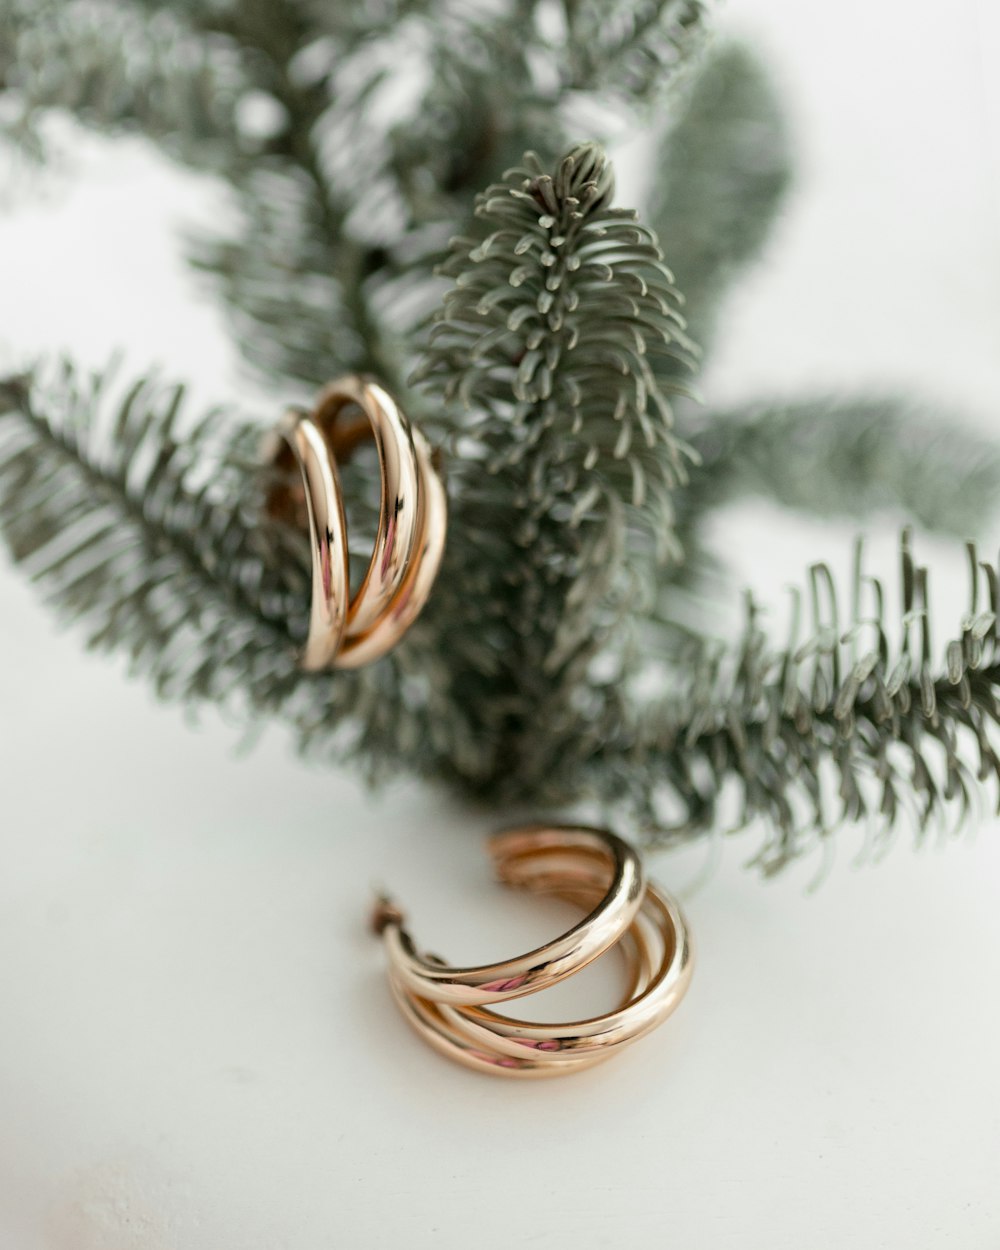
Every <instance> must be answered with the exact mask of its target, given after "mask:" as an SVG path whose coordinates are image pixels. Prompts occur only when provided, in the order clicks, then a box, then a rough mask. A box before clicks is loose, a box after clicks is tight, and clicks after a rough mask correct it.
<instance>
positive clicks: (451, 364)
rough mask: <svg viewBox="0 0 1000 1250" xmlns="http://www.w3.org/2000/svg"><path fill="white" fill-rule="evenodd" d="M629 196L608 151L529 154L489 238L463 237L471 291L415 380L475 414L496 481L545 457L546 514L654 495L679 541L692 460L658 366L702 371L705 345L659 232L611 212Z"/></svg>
mask: <svg viewBox="0 0 1000 1250" xmlns="http://www.w3.org/2000/svg"><path fill="white" fill-rule="evenodd" d="M613 188H614V179H613V173H612V170H611V166H610V165H609V164H608V163H607V161H606V159H605V158H604V156H603V153H601V151H600V149H599V148H597V147H595V146H594V145H583V146H581V147H579V148H575V149H574V150H573V151H572V152H570V153H569V154H568V155H567V156H566V157H565V158H564V159H563V161H562V162H561V163H560V165H559V167H558V169H557V171H556V173H555V175H554V176H553V175H550V174H548V173H546V172H545V171H544V169H543V168H542V166H541V164H540V162H539V161H538V159H537V158H536V157H535V156H534V154H532V153H529V154H528V155H527V156H526V157H525V163H524V166H523V167H521V168H517V169H514V170H511V171H510V172H509V174H508V175H507V177H506V178H505V181H504V182H503V183H499V184H496V185H494V186H492V187H490V188H489V189H488V190H487V191H485V192H484V193H483V194H482V195H481V196H480V197H479V199H478V201H477V206H476V217H477V219H478V221H479V223H480V226H481V229H480V231H479V233H478V235H477V237H475V238H472V239H469V238H460V239H456V240H454V242H453V244H452V249H451V258H450V260H449V261H447V262H446V263H445V265H444V266H443V268H442V272H443V273H445V274H447V275H448V276H451V277H453V278H455V285H454V287H453V288H452V290H451V291H450V292H449V293H448V294H447V295H446V297H445V304H444V310H443V313H442V314H441V317H440V319H439V320H438V323H437V324H436V326H435V327H434V329H433V331H432V335H431V339H430V343H429V345H428V347H427V350H426V353H425V362H424V364H423V365H422V366H421V368H420V369H419V370H418V372H417V374H416V376H415V381H418V382H421V381H422V382H426V383H429V384H433V385H434V386H435V388H437V389H439V390H440V392H441V394H442V397H443V399H444V400H445V401H446V402H452V401H455V400H458V401H459V402H460V403H461V404H462V405H463V406H464V407H465V408H466V410H468V411H470V413H472V415H471V416H470V418H469V419H468V420H467V421H466V422H465V424H464V425H463V431H465V432H476V433H477V434H478V436H479V438H480V440H481V442H482V444H483V450H484V454H485V456H486V462H487V465H488V467H489V469H490V470H491V471H492V472H494V473H499V472H507V471H509V470H511V469H514V468H515V467H516V466H518V465H520V464H521V463H522V462H524V460H525V459H526V457H529V456H530V458H531V461H532V473H533V482H532V491H533V494H534V496H535V498H534V501H533V510H534V512H535V514H536V515H540V514H541V513H543V512H545V511H547V510H550V509H551V507H552V504H553V503H554V495H553V491H554V490H559V489H563V490H567V489H568V490H575V489H577V488H578V487H579V486H580V484H583V485H585V486H586V487H587V488H588V489H587V490H586V492H585V493H586V495H587V497H588V498H589V497H590V496H591V495H593V496H594V497H595V502H596V499H597V498H598V497H600V496H602V495H607V494H611V495H614V496H616V497H618V498H624V499H627V500H630V501H631V503H632V504H633V505H634V506H635V507H636V508H643V507H644V505H645V504H646V501H647V499H648V500H650V501H651V504H650V514H651V515H652V516H653V518H654V527H655V529H656V531H657V536H658V538H659V539H660V541H661V542H662V543H663V544H664V545H665V546H667V547H669V545H670V535H669V529H668V524H667V522H668V519H669V515H670V492H671V490H672V489H673V488H674V486H676V485H677V484H678V482H680V481H683V479H684V476H685V470H684V459H685V452H684V448H683V445H682V444H681V443H680V442H679V441H678V440H677V438H676V437H675V436H674V434H673V431H672V423H673V422H672V413H671V409H670V404H669V400H668V398H667V393H666V389H665V388H663V387H662V386H661V385H660V384H658V382H657V380H656V377H655V372H654V370H655V364H656V362H658V361H659V360H661V359H663V358H670V359H673V360H679V361H682V362H683V361H689V360H690V355H691V344H690V342H689V340H688V339H687V336H686V335H685V333H684V323H683V320H682V319H681V317H680V315H679V313H678V311H677V304H678V299H677V292H676V291H675V289H674V287H673V284H672V279H671V275H670V272H669V270H667V269H666V268H665V266H664V265H663V261H662V253H661V252H660V249H659V246H658V244H657V241H656V238H655V236H654V235H653V234H652V233H651V231H649V230H648V229H647V228H646V227H644V226H642V225H640V224H639V222H638V220H637V218H636V215H635V213H634V212H633V211H631V210H623V209H615V208H612V207H611V205H610V201H611V197H612V194H613ZM483 234H485V237H483ZM671 389H673V390H675V391H679V390H681V388H680V387H679V386H674V387H672V388H671ZM587 506H591V505H589V504H588V505H587ZM579 511H580V514H581V516H582V515H583V514H584V513H585V512H586V507H581V508H580V510H579Z"/></svg>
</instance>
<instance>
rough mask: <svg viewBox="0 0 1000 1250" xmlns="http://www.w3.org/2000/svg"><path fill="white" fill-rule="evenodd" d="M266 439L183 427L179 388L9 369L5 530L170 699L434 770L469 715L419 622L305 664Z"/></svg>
mask: <svg viewBox="0 0 1000 1250" xmlns="http://www.w3.org/2000/svg"><path fill="white" fill-rule="evenodd" d="M256 443H257V435H256V433H255V431H254V430H253V429H252V427H248V426H246V425H245V424H243V423H234V422H233V420H232V417H231V415H230V416H229V417H228V418H227V415H226V414H225V413H222V412H220V411H213V412H210V413H208V414H207V415H206V416H205V417H204V418H202V419H201V420H200V421H198V422H197V423H194V424H192V423H191V422H190V421H185V420H184V415H183V390H182V388H180V387H167V386H163V385H159V384H157V383H154V382H148V381H140V382H138V383H136V384H134V385H133V386H131V387H129V388H127V389H126V388H121V389H120V392H119V391H118V390H117V389H116V387H115V386H114V384H113V381H112V380H111V379H109V378H107V377H84V376H81V375H78V374H76V373H74V371H73V370H71V369H70V368H68V367H64V368H62V369H60V370H59V371H57V372H56V373H55V374H54V375H53V376H51V377H47V378H39V379H37V380H34V381H30V380H28V379H20V380H18V379H15V380H8V381H6V382H4V383H2V384H0V532H2V533H3V536H4V538H5V539H6V541H7V544H8V546H9V548H10V550H11V553H12V555H13V557H14V559H15V560H17V561H18V562H20V563H21V564H22V565H23V566H24V567H25V570H26V571H27V572H28V574H29V575H30V576H31V577H32V579H33V580H35V581H37V582H39V583H40V585H42V586H43V587H44V588H45V590H46V593H47V595H48V597H49V599H50V601H51V602H52V603H53V605H54V606H56V607H57V608H58V609H59V610H60V611H61V612H63V613H65V614H66V615H67V616H69V617H71V618H73V619H76V620H81V621H83V622H86V623H87V625H88V630H89V633H88V644H89V645H90V646H91V647H94V648H96V649H99V650H102V651H107V650H115V651H118V652H121V653H124V654H126V655H128V656H129V658H130V663H131V669H132V670H133V671H134V672H139V673H142V674H143V675H145V676H147V677H148V678H149V679H150V680H151V681H152V683H153V685H154V688H155V689H156V691H157V692H158V693H159V694H160V695H161V696H163V697H167V698H170V699H173V700H177V701H180V702H182V703H185V704H188V705H191V706H196V705H198V704H200V703H204V702H211V703H216V704H221V705H224V706H227V707H229V708H230V710H231V711H232V712H233V713H234V714H236V715H237V716H240V717H243V718H248V717H249V718H250V721H251V723H252V720H253V718H254V717H258V716H260V715H272V716H278V717H279V718H280V719H281V720H283V721H284V722H285V723H286V724H287V725H288V726H289V728H290V729H291V731H292V733H293V735H294V737H295V738H296V740H297V741H298V742H299V745H300V747H301V748H302V749H303V750H304V751H309V750H312V751H316V750H317V748H318V747H319V746H322V747H323V748H324V749H326V750H330V749H331V744H333V749H334V750H335V753H336V755H337V757H338V758H340V759H345V758H348V757H358V758H360V760H361V762H362V763H363V764H365V765H366V766H367V768H368V769H369V771H370V772H371V773H375V772H379V771H381V770H384V771H385V772H388V773H391V772H393V770H397V769H398V768H399V767H400V766H405V767H407V768H409V769H411V770H414V771H418V772H419V771H425V770H426V771H431V772H434V773H435V774H439V773H440V772H441V771H443V770H442V768H441V767H440V766H439V765H437V764H436V762H435V761H436V758H437V751H438V750H439V749H440V748H441V745H442V737H444V738H445V739H446V742H447V741H450V739H448V735H450V734H452V733H455V734H462V733H463V730H464V721H463V718H462V716H461V713H460V711H459V712H456V710H455V709H452V708H450V707H449V708H447V710H445V709H443V708H442V707H441V704H440V699H439V697H438V695H437V691H436V688H435V687H434V686H433V683H434V682H435V680H436V679H437V678H439V677H440V672H439V668H440V666H439V665H438V666H435V665H434V664H433V663H430V662H427V661H426V660H425V659H424V658H422V655H421V646H422V643H421V637H422V635H421V631H420V630H419V629H415V630H413V631H411V633H412V639H411V640H410V641H409V642H408V644H407V646H404V647H401V648H399V649H398V651H397V652H395V653H394V654H393V656H392V657H391V658H390V661H389V662H387V663H384V664H380V665H375V666H372V667H370V668H368V669H365V670H361V671H360V672H357V673H350V672H339V673H336V674H304V673H302V672H301V671H300V669H299V667H298V660H297V655H298V647H299V645H300V643H301V641H302V639H303V638H304V636H305V629H306V619H305V616H306V612H307V605H308V598H309V567H308V552H307V550H306V548H305V546H304V545H303V540H302V535H301V534H300V533H298V532H297V531H294V530H289V529H287V528H286V527H284V526H280V525H277V524H275V523H271V522H269V520H268V518H267V516H266V513H265V511H264V508H263V491H264V488H265V487H266V486H267V485H268V482H267V479H266V477H262V476H261V474H260V471H259V470H258V469H256V468H255V464H256ZM424 687H426V689H425V693H424V696H423V698H421V697H420V696H419V695H418V693H417V692H418V691H419V690H421V689H424ZM443 689H444V690H445V691H447V689H448V687H447V683H444V685H443ZM428 719H431V720H433V721H435V722H437V723H438V724H439V725H440V726H442V727H443V729H441V730H438V731H437V732H436V735H432V734H431V733H430V732H429V730H428ZM466 753H467V754H468V752H466Z"/></svg>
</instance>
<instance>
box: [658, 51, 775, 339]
mask: <svg viewBox="0 0 1000 1250" xmlns="http://www.w3.org/2000/svg"><path fill="white" fill-rule="evenodd" d="M789 179H790V155H789V151H788V136H787V134H786V127H785V122H784V119H783V117H782V113H781V109H780V106H779V103H778V101H777V100H776V98H775V96H774V91H773V87H772V85H771V82H770V79H769V76H768V74H767V73H766V71H765V70H764V68H763V66H762V65H761V63H760V62H759V61H758V59H757V58H756V57H755V56H754V55H753V54H752V53H751V52H749V51H748V50H747V49H746V48H744V47H742V46H741V45H732V44H730V45H723V46H721V47H719V48H716V49H713V50H712V52H711V53H710V55H709V56H708V57H707V59H706V60H705V62H704V65H703V67H702V68H701V69H700V72H699V73H698V74H697V77H695V78H694V80H693V82H692V85H691V90H690V94H689V95H688V97H687V100H686V103H685V104H684V107H683V110H682V112H681V114H680V116H679V117H678V118H677V119H676V121H675V122H674V124H673V126H672V127H671V128H670V130H669V132H668V133H667V135H666V137H665V139H664V142H663V145H662V147H661V150H660V155H659V168H658V172H657V176H656V184H655V187H654V199H653V204H652V207H651V210H650V220H651V221H652V223H653V225H654V227H655V229H656V231H657V233H658V234H659V236H660V238H661V239H663V240H664V244H665V246H666V249H667V256H668V260H669V261H670V264H671V265H672V267H673V269H674V272H675V275H676V278H677V285H678V286H679V288H680V290H681V291H682V292H683V294H684V311H685V316H686V317H687V320H688V324H689V327H690V331H691V334H692V335H693V337H694V338H695V339H696V340H697V341H698V343H700V344H701V345H702V346H703V347H704V346H705V345H706V344H707V343H708V341H709V339H710V337H711V330H712V327H713V322H714V319H715V314H716V311H717V308H718V305H719V302H720V300H721V298H722V296H723V295H724V294H725V292H726V290H727V288H728V286H729V284H730V283H731V281H732V279H733V278H734V277H735V276H736V274H738V273H739V271H740V270H741V269H742V268H743V267H744V266H745V265H746V264H747V263H748V262H749V261H751V260H753V259H754V257H756V256H757V254H758V253H759V252H760V250H761V248H762V246H763V245H764V241H765V240H766V238H767V235H768V233H769V231H770V229H771V226H772V224H773V220H774V216H775V213H776V212H777V211H778V208H779V206H780V204H781V201H782V199H783V197H784V194H785V191H786V189H787V187H788V183H789Z"/></svg>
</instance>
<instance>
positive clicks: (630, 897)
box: [373, 826, 693, 1077]
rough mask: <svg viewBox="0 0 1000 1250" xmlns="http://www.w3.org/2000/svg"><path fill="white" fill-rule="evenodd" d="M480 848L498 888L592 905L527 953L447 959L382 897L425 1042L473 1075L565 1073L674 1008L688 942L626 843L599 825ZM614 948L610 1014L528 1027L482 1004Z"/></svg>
mask: <svg viewBox="0 0 1000 1250" xmlns="http://www.w3.org/2000/svg"><path fill="white" fill-rule="evenodd" d="M488 850H489V853H490V855H491V857H492V859H493V861H494V866H495V868H496V872H497V876H498V878H499V880H500V881H502V882H504V883H505V884H508V885H512V886H516V887H518V888H522V889H528V890H532V891H534V892H535V893H539V894H550V895H554V896H556V897H559V898H562V899H565V900H566V901H568V902H571V903H574V904H577V905H581V906H584V907H587V908H590V909H591V910H590V911H589V914H588V915H587V916H586V917H585V918H584V919H583V920H581V921H580V923H579V924H577V925H574V926H573V928H571V929H570V930H568V931H567V932H566V933H564V934H563V935H562V936H561V937H559V938H556V939H555V940H554V941H552V942H549V943H547V944H546V945H544V946H540V947H538V948H537V949H536V950H533V951H530V952H529V953H528V954H526V955H519V956H516V957H514V958H513V959H508V960H504V961H502V962H500V963H495V964H487V965H482V966H478V967H452V966H451V965H449V964H446V963H444V961H442V960H440V959H438V958H437V957H436V956H433V955H427V954H424V955H421V954H419V953H418V952H417V949H416V947H415V945H414V942H413V939H412V938H411V936H410V934H409V933H408V931H407V929H406V928H405V920H404V916H403V913H402V912H401V911H400V909H399V908H398V907H396V906H395V904H393V903H392V902H391V901H390V900H388V899H385V898H382V899H380V900H379V902H378V904H377V906H376V910H375V913H374V916H373V927H374V928H375V930H376V932H378V933H379V934H381V936H382V939H383V943H384V945H385V950H386V954H387V956H388V960H389V983H390V987H391V989H392V993H393V997H394V998H395V1000H396V1002H397V1004H398V1005H399V1007H400V1010H401V1011H402V1013H403V1015H404V1016H405V1018H406V1019H407V1020H408V1021H409V1023H410V1024H411V1025H412V1026H413V1028H414V1029H415V1030H416V1031H417V1032H418V1033H419V1034H420V1036H421V1037H423V1038H424V1040H425V1041H427V1042H428V1043H429V1044H430V1045H431V1046H433V1047H434V1048H435V1049H436V1050H438V1051H440V1052H441V1053H443V1054H445V1055H447V1056H448V1057H449V1058H450V1059H455V1060H457V1061H458V1062H459V1063H462V1064H465V1065H466V1066H467V1067H471V1068H475V1069H476V1070H478V1071H482V1072H490V1073H494V1074H496V1075H501V1076H516V1077H542V1076H561V1075H566V1074H568V1073H570V1072H577V1071H580V1070H581V1069H582V1068H587V1067H590V1066H592V1065H593V1064H595V1063H599V1062H601V1061H602V1060H604V1059H607V1058H610V1056H611V1055H613V1054H615V1053H617V1052H618V1051H619V1050H621V1049H622V1048H623V1047H624V1046H627V1045H629V1044H630V1043H632V1042H634V1041H636V1040H637V1039H638V1038H640V1037H643V1036H644V1035H645V1034H646V1033H649V1032H650V1031H651V1030H652V1029H654V1028H656V1026H657V1025H658V1024H661V1023H662V1022H663V1021H664V1020H665V1019H666V1018H667V1017H668V1016H669V1015H670V1014H671V1012H673V1010H674V1009H675V1008H676V1006H677V1004H678V1003H679V1002H680V1000H681V998H682V997H683V996H684V993H685V991H686V990H687V987H688V983H689V981H690V979H691V972H692V968H693V953H692V947H691V939H690V937H689V935H688V929H687V923H686V921H685V919H684V916H683V914H682V912H681V910H680V907H679V906H678V905H677V903H676V902H675V901H674V900H673V899H671V898H670V897H669V896H668V895H667V894H665V893H664V892H663V891H662V890H660V889H659V888H658V887H657V886H655V885H652V884H650V883H648V882H647V881H646V880H645V878H644V875H643V871H642V865H641V863H640V861H639V858H638V855H637V854H636V852H635V851H634V850H633V849H632V847H630V846H629V845H628V844H627V843H626V842H624V841H623V840H622V839H621V838H618V837H616V836H615V835H614V834H612V833H608V832H607V831H605V830H601V829H587V828H582V827H570V826H528V827H526V828H523V829H515V830H511V831H509V832H506V833H500V834H497V835H495V836H494V837H493V838H491V839H490V841H489V843H488ZM613 946H617V947H618V948H619V949H620V950H621V952H622V954H623V955H624V957H625V963H626V967H627V969H628V973H629V977H628V987H627V990H626V993H625V995H624V997H623V999H622V1001H621V1003H620V1005H619V1007H618V1008H616V1009H615V1010H614V1011H611V1012H608V1013H606V1014H604V1015H600V1016H593V1017H590V1018H588V1019H585V1020H577V1021H571V1022H569V1023H562V1024H536V1023H534V1022H532V1021H527V1020H516V1019H513V1018H511V1017H508V1016H504V1015H499V1014H498V1013H497V1012H495V1011H491V1010H490V1009H489V1007H488V1006H486V1004H493V1003H501V1002H506V1001H507V1000H509V999H515V998H521V997H524V996H525V995H527V994H533V993H536V992H537V991H539V990H542V989H545V988H547V987H548V986H550V985H554V984H556V983H557V982H559V981H562V980H564V979H565V978H566V977H569V976H572V975H573V973H575V972H577V971H579V969H581V968H583V967H585V966H586V965H587V964H589V963H591V962H592V961H593V960H594V959H596V958H597V957H598V956H599V955H601V954H603V953H604V952H605V951H606V950H609V949H610V948H611V947H613Z"/></svg>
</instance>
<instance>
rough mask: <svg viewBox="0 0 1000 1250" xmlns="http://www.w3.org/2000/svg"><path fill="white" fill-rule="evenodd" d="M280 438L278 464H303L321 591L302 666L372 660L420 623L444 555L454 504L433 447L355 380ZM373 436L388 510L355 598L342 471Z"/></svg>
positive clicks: (291, 415) (282, 429) (285, 425)
mask: <svg viewBox="0 0 1000 1250" xmlns="http://www.w3.org/2000/svg"><path fill="white" fill-rule="evenodd" d="M352 411H353V415H350V414H351V413H352ZM276 432H277V434H278V435H280V439H279V440H277V442H276V445H274V446H273V447H272V448H271V451H270V459H271V460H272V463H274V464H275V465H276V466H278V467H281V465H282V464H283V462H284V461H285V460H286V458H287V456H288V455H290V456H291V458H292V460H293V461H294V463H295V464H296V465H297V466H298V469H299V473H300V476H301V486H302V491H303V494H304V501H302V502H304V510H305V519H306V524H307V526H308V529H309V542H310V550H311V565H312V592H311V600H310V611H309V631H308V635H307V638H306V642H305V646H304V647H303V649H302V654H301V659H300V663H301V666H302V668H303V669H305V670H306V671H308V672H317V671H320V670H323V669H328V668H358V667H360V666H361V665H363V664H370V663H371V662H372V661H373V660H377V659H380V658H381V657H382V656H383V655H385V654H386V652H388V651H390V650H391V649H392V648H393V647H394V646H395V645H396V643H397V642H399V640H400V639H401V638H402V636H403V635H404V634H405V633H406V631H407V630H408V629H409V628H410V626H411V625H412V624H413V622H414V621H415V620H416V618H417V616H418V615H419V614H420V612H421V610H422V609H423V607H424V604H425V603H426V602H427V598H428V596H429V594H430V591H431V587H432V586H433V584H434V579H435V577H436V576H437V572H438V569H439V567H440V564H441V558H442V555H443V554H444V541H445V530H446V528H447V512H448V505H447V498H446V495H445V490H444V484H443V482H442V480H441V477H440V474H439V472H438V469H437V466H436V465H435V463H434V457H433V456H432V453H431V450H430V447H429V446H428V444H427V441H426V439H425V438H424V437H423V435H422V434H421V433H420V431H419V430H417V429H414V428H413V426H411V425H410V423H409V421H408V420H407V418H406V416H405V414H404V413H403V411H402V409H401V408H400V407H399V405H398V404H397V403H396V402H395V400H393V398H392V397H391V396H390V395H389V393H388V392H387V391H386V390H384V389H383V388H382V387H381V386H379V385H378V383H377V382H375V381H373V380H372V379H371V378H365V377H360V376H356V375H349V376H347V377H343V378H340V379H339V380H338V381H336V382H331V383H330V385H329V386H327V387H326V388H325V389H324V390H323V391H322V393H321V394H320V396H319V399H318V400H317V402H316V405H315V407H314V408H313V410H312V411H311V412H305V411H303V410H301V409H293V410H292V411H290V412H288V413H286V414H285V416H284V417H283V419H282V421H281V422H280V424H279V426H278V429H277V431H276ZM366 438H371V439H372V440H373V441H374V443H375V449H376V452H377V454H378V460H379V472H380V476H381V490H382V500H381V512H380V517H379V525H378V533H377V535H376V537H375V546H374V550H373V552H372V557H371V561H370V562H369V565H368V570H367V572H366V573H365V576H364V579H363V580H362V582H361V585H360V586H359V587H358V589H357V591H356V592H355V594H354V595H353V596H352V595H351V593H350V583H349V572H348V548H347V521H346V518H345V515H344V504H343V497H342V492H341V486H340V475H339V468H338V465H339V463H340V461H341V460H346V459H347V458H348V457H349V456H350V454H351V452H352V451H353V450H354V448H355V447H356V446H357V445H358V444H359V443H361V442H362V441H364V440H365V439H366ZM286 449H287V450H286ZM289 467H290V466H289ZM286 495H287V492H284V495H282V496H281V497H279V498H275V497H272V498H270V499H269V503H268V507H269V510H270V511H271V512H272V514H275V515H287V514H288V512H289V511H290V510H291V508H290V505H289V500H288V499H287V498H286V497H285V496H286Z"/></svg>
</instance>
